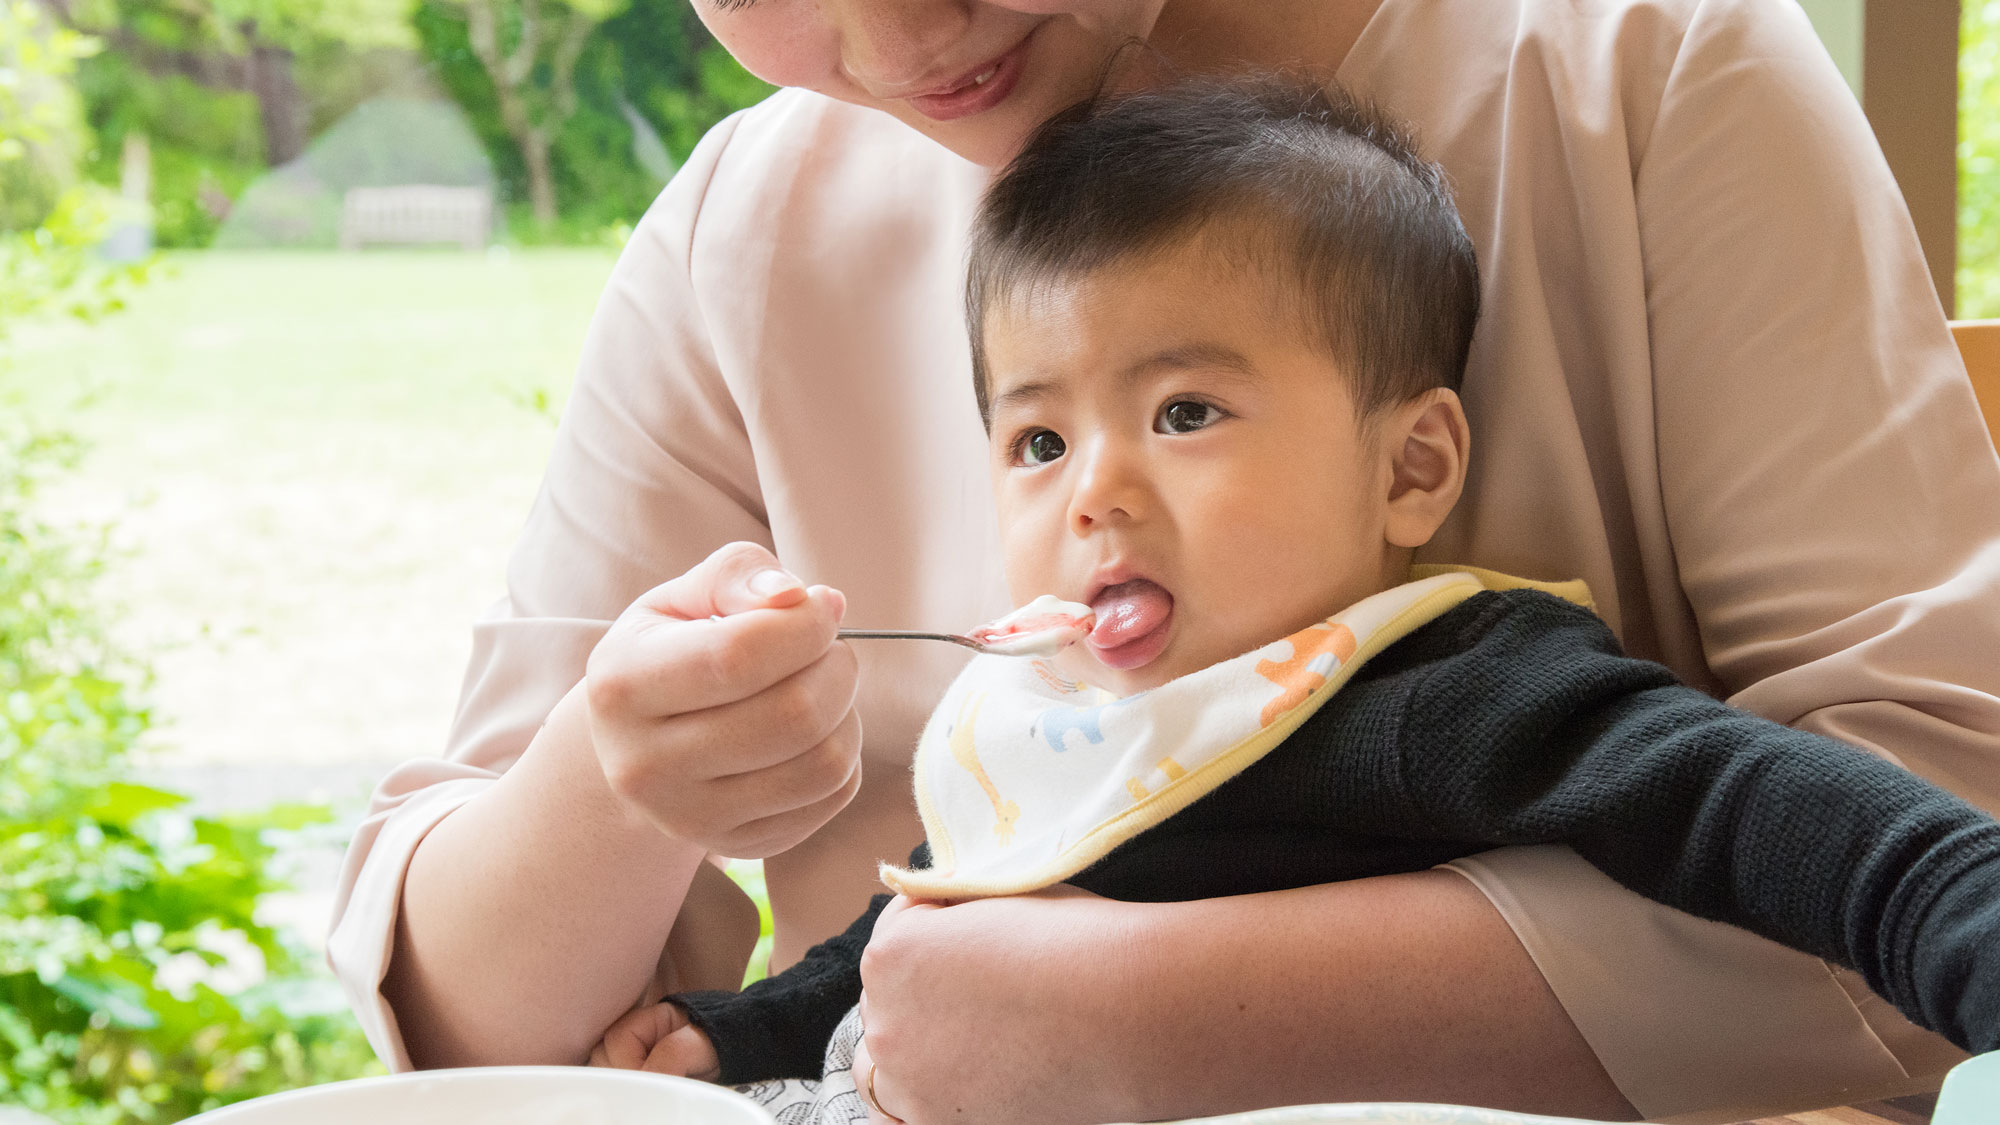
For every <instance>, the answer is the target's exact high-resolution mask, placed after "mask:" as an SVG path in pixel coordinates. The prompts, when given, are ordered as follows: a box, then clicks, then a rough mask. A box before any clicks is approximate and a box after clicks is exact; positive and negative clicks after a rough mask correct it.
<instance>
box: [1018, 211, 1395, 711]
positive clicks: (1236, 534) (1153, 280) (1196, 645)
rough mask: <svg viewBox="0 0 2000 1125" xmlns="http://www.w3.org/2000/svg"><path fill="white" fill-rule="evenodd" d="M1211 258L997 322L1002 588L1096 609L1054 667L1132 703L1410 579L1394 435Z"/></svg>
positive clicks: (1265, 288) (1038, 293)
mask: <svg viewBox="0 0 2000 1125" xmlns="http://www.w3.org/2000/svg"><path fill="white" fill-rule="evenodd" d="M1221 259H1222V256H1221V255H1218V254H1215V253H1211V252H1207V251H1205V250H1203V249H1201V248H1200V246H1199V245H1198V244H1189V245H1186V246H1175V247H1170V248H1168V249H1166V250H1163V251H1161V252H1159V253H1156V254H1152V255H1149V256H1146V257H1143V258H1140V259H1136V260H1134V261H1131V262H1127V263H1119V264H1115V265H1113V266H1109V267H1106V268H1104V269H1101V270H1097V271H1094V272H1092V273H1090V274H1087V275H1085V276H1083V277H1081V278H1079V279H1077V280H1075V281H1071V282H1065V283H1062V284H1060V285H1053V286H1042V287H1036V288H1034V289H1033V290H1032V291H1030V292H1026V293H1017V294H1013V295H1010V297H1009V298H1008V299H1007V300H1005V301H1003V302H1002V303H1001V305H1000V307H996V308H993V309H992V310H990V311H989V312H988V313H987V316H986V323H985V325H984V332H985V337H984V341H985V345H986V357H987V369H988V377H989V380H990V382H989V393H990V397H991V401H992V404H993V407H992V439H991V445H990V448H991V450H992V471H993V479H994V485H995V496H996V498H997V500H998V505H999V513H1000V527H1001V539H1002V544H1003V547H1004V550H1005V553H1006V568H1007V581H1008V586H1009V587H1010V589H1011V591H1012V593H1013V595H1014V598H1015V600H1016V601H1017V602H1025V601H1027V600H1028V599H1030V598H1033V597H1035V596H1037V595H1039V594H1054V595H1056V596H1057V597H1059V598H1063V599H1065V600H1068V601H1075V602H1084V603H1086V604H1089V605H1090V606H1091V607H1092V608H1093V609H1095V610H1096V611H1097V615H1098V621H1099V624H1098V627H1097V629H1096V631H1094V632H1093V633H1092V634H1091V636H1090V637H1089V638H1088V639H1087V640H1085V641H1083V642H1080V643H1078V644H1075V645H1071V646H1070V647H1069V648H1068V649H1066V650H1065V651H1064V653H1063V654H1062V656H1060V657H1058V658H1057V664H1058V666H1059V667H1060V668H1061V670H1062V671H1063V672H1064V673H1065V674H1067V675H1069V676H1071V677H1074V678H1077V679H1082V680H1084V681H1086V682H1088V683H1091V684H1094V685H1097V686H1099V687H1102V688H1106V689H1108V690H1111V691H1114V692H1117V693H1119V694H1121V695H1124V694H1130V693H1132V692H1135V691H1141V690H1144V689H1147V688H1151V687H1157V686H1158V685H1160V684H1163V683H1165V682H1166V681H1168V680H1170V679H1173V678H1175V677H1177V676H1183V675H1186V674H1187V673H1189V672H1193V671H1196V670H1198V669H1201V668H1205V667H1207V666H1208V665H1211V664H1214V663H1217V662H1219V661H1222V660H1227V659H1229V658H1230V657H1234V656H1238V655H1241V654H1242V653H1245V652H1248V651H1250V650H1251V649H1254V648H1257V647H1259V646H1261V645H1264V644H1267V643H1269V642H1270V641H1273V640H1276V639H1278V638H1280V637H1284V636H1286V635H1288V634H1290V633H1293V632H1296V631H1298V630H1299V629H1303V628H1305V627H1306V626H1307V625H1310V624H1312V623H1313V622H1315V621H1318V620H1320V619H1321V618H1324V617H1326V616H1327V615H1328V614H1331V613H1333V612H1335V611H1337V610H1339V609H1341V608H1343V607H1345V606H1348V605H1351V604H1353V603H1354V602H1356V601H1359V600H1360V599H1361V598H1364V597H1366V596H1368V595H1369V594H1372V593H1375V592H1377V591H1379V590H1382V589H1386V588H1387V587H1388V586H1391V585H1393V584H1395V583H1396V582H1398V581H1400V580H1401V578H1402V575H1401V573H1400V571H1401V569H1402V560H1401V558H1400V556H1399V555H1398V554H1397V552H1396V551H1395V549H1394V548H1392V547H1391V546H1390V545H1389V544H1388V542H1387V540H1386V538H1385V523H1386V520H1387V509H1388V496H1389V494H1390V490H1391V482H1392V479H1393V476H1394V471H1393V467H1392V464H1391V462H1390V459H1389V458H1388V456H1387V450H1386V449H1385V448H1383V446H1384V443H1385V439H1384V438H1383V437H1381V436H1378V435H1375V434H1374V433H1373V430H1372V428H1371V427H1365V426H1363V425H1362V424H1361V421H1360V418H1359V416H1358V413H1357V411H1356V408H1355V405H1354V402H1353V399H1352V396H1351V395H1350V394H1349V391H1348V381H1347V379H1346V378H1345V377H1344V376H1343V374H1342V373H1341V372H1340V371H1339V370H1338V369H1337V368H1336V365H1335V364H1334V362H1333V361H1332V360H1331V359H1329V358H1328V357H1327V356H1326V355H1325V354H1324V353H1323V350H1322V349H1321V348H1320V347H1318V346H1317V342H1316V341H1314V340H1311V339H1308V338H1306V336H1305V334H1304V333H1303V332H1302V331H1301V330H1300V329H1299V328H1298V326H1297V324H1296V319H1295V318H1294V317H1291V316H1288V315H1284V314H1282V313H1280V312H1279V311H1278V310H1277V309H1276V307H1275V302H1274V300H1273V297H1272V294H1273V293H1274V292H1275V290H1274V289H1273V288H1272V287H1271V285H1269V284H1268V283H1267V282H1266V281H1265V280H1264V278H1263V277H1261V276H1260V275H1259V274H1258V273H1257V272H1256V271H1255V269H1254V268H1252V267H1249V266H1246V265H1240V264H1234V263H1231V262H1227V261H1224V260H1221Z"/></svg>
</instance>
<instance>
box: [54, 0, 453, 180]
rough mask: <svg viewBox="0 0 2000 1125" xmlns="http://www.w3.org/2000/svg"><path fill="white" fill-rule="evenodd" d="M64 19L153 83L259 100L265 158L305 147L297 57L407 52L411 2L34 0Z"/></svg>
mask: <svg viewBox="0 0 2000 1125" xmlns="http://www.w3.org/2000/svg"><path fill="white" fill-rule="evenodd" d="M42 2H43V3H45V4H46V5H47V6H48V7H49V9H50V10H51V11H53V12H54V13H55V14H56V15H57V16H58V17H59V18H60V19H62V20H63V22H65V23H67V24H69V25H70V26H71V27H74V28H77V29H80V30H83V31H87V32H89V33H91V34H92V35H94V36H96V37H98V38H100V39H102V40H103V41H104V43H105V44H106V46H107V47H109V48H110V50H111V51H113V52H115V53H116V54H118V55H120V56H123V57H124V58H126V59H129V60H130V61H132V62H134V63H136V64H137V65H138V66H139V67H140V68H141V69H142V70H144V71H145V72H146V73H148V74H150V75H152V76H154V77H156V78H158V77H166V76H170V75H172V76H180V77H183V78H186V79H189V80H191V81H193V82H195V83H197V84H199V85H202V86H205V87H209V88H211V89H218V90H231V91H241V92H245V93H249V94H251V95H253V96H254V97H255V98H256V100H257V105H258V109H259V114H260V117H261V118H262V126H263V141H264V146H263V147H264V151H263V157H264V160H265V161H266V162H268V163H269V164H271V165H279V164H284V163H287V162H289V161H291V160H292V159H294V158H296V157H297V156H298V155H299V154H300V153H301V152H303V151H304V150H305V142H306V104H305V98H304V95H303V94H302V92H301V91H300V89H299V83H298V80H297V77H296V75H295V73H294V64H295V60H296V58H297V55H298V54H299V52H301V51H305V50H309V49H312V48H314V47H317V46H320V45H323V44H326V43H338V44H342V45H345V46H348V47H352V48H357V49H360V48H367V47H412V46H414V45H415V43H414V40H413V39H412V37H411V34H410V30H409V20H408V16H409V0H42Z"/></svg>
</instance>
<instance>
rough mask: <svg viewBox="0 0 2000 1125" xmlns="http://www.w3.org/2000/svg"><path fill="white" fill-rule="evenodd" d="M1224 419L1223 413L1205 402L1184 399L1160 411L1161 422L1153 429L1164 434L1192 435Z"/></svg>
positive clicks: (1169, 404)
mask: <svg viewBox="0 0 2000 1125" xmlns="http://www.w3.org/2000/svg"><path fill="white" fill-rule="evenodd" d="M1220 417H1222V412H1221V411H1220V410H1217V409H1216V408H1215V407H1213V406H1210V405H1209V404H1207V403H1205V402H1196V401H1195V400H1193V399H1189V398H1184V399H1180V400H1178V401H1175V402H1170V403H1168V404H1167V405H1166V407H1165V409H1163V410H1161V411H1160V418H1159V421H1157V422H1155V423H1154V425H1153V428H1154V429H1155V430H1157V431H1159V432H1160V433H1163V434H1191V433H1193V432H1194V431H1196V430H1199V429H1201V428H1202V427H1204V426H1209V425H1213V424H1214V423H1215V420H1216V419H1218V418H1220Z"/></svg>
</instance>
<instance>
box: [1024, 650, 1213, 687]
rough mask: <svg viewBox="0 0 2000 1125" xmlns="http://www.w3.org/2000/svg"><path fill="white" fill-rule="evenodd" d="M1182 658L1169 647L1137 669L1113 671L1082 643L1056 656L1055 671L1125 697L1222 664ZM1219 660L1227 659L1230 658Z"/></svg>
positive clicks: (1068, 677)
mask: <svg viewBox="0 0 2000 1125" xmlns="http://www.w3.org/2000/svg"><path fill="white" fill-rule="evenodd" d="M1179 655H1180V654H1178V653H1175V652H1174V651H1173V649H1172V647H1171V646H1170V647H1169V648H1168V649H1167V650H1166V651H1164V652H1162V653H1160V655H1158V656H1156V657H1154V658H1153V659H1151V660H1149V661H1147V662H1146V663H1144V664H1142V665H1140V666H1139V667H1137V668H1111V667H1107V666H1106V665H1104V664H1102V663H1100V662H1099V661H1097V660H1094V659H1092V658H1091V656H1090V653H1089V648H1088V646H1086V645H1085V644H1083V643H1081V642H1079V643H1077V644H1073V645H1071V646H1069V647H1068V648H1066V649H1064V650H1063V651H1062V652H1061V653H1059V654H1057V656H1056V658H1055V661H1054V663H1055V667H1056V671H1058V672H1060V673H1062V675H1063V676H1064V677H1065V678H1067V679H1071V680H1076V681H1080V682H1082V683H1085V684H1088V685H1090V686H1091V687H1094V688H1101V689H1103V690H1104V691H1108V692H1110V693H1111V694H1113V695H1116V696H1119V697H1121V698H1122V697H1124V696H1128V695H1137V694H1139V693H1140V692H1142V691H1151V690H1153V689H1154V688H1156V687H1159V686H1161V685H1163V684H1166V683H1170V682H1172V681H1174V680H1177V679H1180V678H1181V677H1182V676H1186V675H1190V674H1192V673H1195V672H1199V671H1201V670H1202V669H1203V668H1206V667H1208V666H1209V665H1211V664H1216V663H1219V662H1220V661H1219V660H1204V659H1202V658H1200V657H1194V658H1192V659H1186V658H1178V657H1179ZM1220 659H1223V660H1226V659H1228V657H1222V658H1220Z"/></svg>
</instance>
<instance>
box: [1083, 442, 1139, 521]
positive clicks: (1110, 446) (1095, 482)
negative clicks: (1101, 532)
mask: <svg viewBox="0 0 2000 1125" xmlns="http://www.w3.org/2000/svg"><path fill="white" fill-rule="evenodd" d="M1079 454H1080V455H1079ZM1070 456H1072V457H1075V458H1076V463H1075V466H1074V475H1073V477H1072V478H1071V479H1072V480H1074V481H1075V488H1074V489H1073V490H1072V491H1071V493H1070V498H1069V529H1070V531H1071V533H1073V534H1076V535H1083V534H1087V533H1089V532H1091V531H1093V530H1097V529H1100V528H1103V527H1106V526H1112V525H1117V524H1123V523H1130V522H1132V521H1134V520H1139V519H1144V518H1145V516H1146V513H1147V511H1148V509H1149V508H1150V507H1151V505H1150V504H1149V503H1148V502H1147V497H1148V495H1149V492H1148V486H1147V482H1146V474H1145V469H1144V467H1143V466H1142V465H1140V464H1139V463H1138V461H1137V459H1136V458H1135V457H1134V456H1133V454H1132V453H1131V452H1130V451H1128V450H1124V449H1121V448H1118V447H1117V446H1116V445H1115V444H1114V443H1109V442H1107V443H1104V444H1102V445H1098V446H1095V447H1094V448H1091V449H1088V450H1072V451H1071V453H1070Z"/></svg>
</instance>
